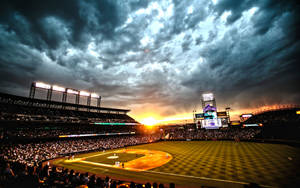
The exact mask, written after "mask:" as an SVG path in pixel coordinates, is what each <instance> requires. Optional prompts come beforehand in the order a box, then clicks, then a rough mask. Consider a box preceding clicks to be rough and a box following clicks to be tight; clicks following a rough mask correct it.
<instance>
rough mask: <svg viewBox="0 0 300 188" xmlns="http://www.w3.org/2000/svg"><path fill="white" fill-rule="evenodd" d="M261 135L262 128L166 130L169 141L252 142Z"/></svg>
mask: <svg viewBox="0 0 300 188" xmlns="http://www.w3.org/2000/svg"><path fill="white" fill-rule="evenodd" d="M260 133H261V129H260V128H244V129H239V128H235V129H213V130H207V129H199V130H195V129H171V130H166V131H165V134H166V136H167V135H168V136H167V138H168V139H171V140H182V139H184V140H185V139H196V140H215V139H216V140H251V139H254V138H255V137H256V136H257V135H259V134H260Z"/></svg>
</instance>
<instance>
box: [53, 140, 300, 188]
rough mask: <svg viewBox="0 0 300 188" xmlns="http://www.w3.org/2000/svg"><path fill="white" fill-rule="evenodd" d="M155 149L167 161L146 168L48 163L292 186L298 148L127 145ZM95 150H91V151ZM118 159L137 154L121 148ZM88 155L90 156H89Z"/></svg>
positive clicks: (207, 181) (138, 176) (156, 177)
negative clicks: (140, 169) (133, 169)
mask: <svg viewBox="0 0 300 188" xmlns="http://www.w3.org/2000/svg"><path fill="white" fill-rule="evenodd" d="M128 148H130V149H147V150H158V151H163V152H166V153H169V154H171V155H172V157H173V158H172V160H171V161H169V162H168V163H166V164H164V165H162V166H160V167H157V168H154V169H150V170H146V171H142V172H135V171H129V170H124V169H117V168H110V167H102V166H95V165H93V164H86V163H81V162H80V161H77V162H70V163H67V162H66V161H65V159H58V160H55V161H54V162H53V164H55V165H58V166H63V167H66V168H69V169H74V170H79V171H83V172H91V173H94V174H99V175H108V176H111V177H113V178H116V179H123V180H134V181H136V182H142V183H145V182H148V181H149V182H159V183H166V184H168V183H170V182H174V183H175V184H176V186H178V187H199V186H201V185H205V186H215V187H243V186H244V184H246V183H249V182H255V183H258V184H261V185H264V186H266V187H298V186H299V182H300V168H299V167H300V149H299V148H295V147H291V146H287V145H281V144H265V143H252V142H233V141H165V142H158V143H152V144H145V145H138V146H132V147H128ZM114 151H117V150H111V151H106V152H105V153H102V152H96V153H95V152H94V153H88V154H81V155H77V156H76V158H86V159H84V160H85V161H91V162H95V163H105V164H113V163H114V161H113V160H111V159H107V157H109V156H113V153H114ZM95 155H97V156H95ZM118 155H122V156H121V157H120V158H119V161H121V162H122V160H124V161H130V160H134V159H137V158H140V157H142V155H135V154H126V153H124V154H121V153H119V154H118ZM91 156H94V157H91Z"/></svg>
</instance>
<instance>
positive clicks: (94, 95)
mask: <svg viewBox="0 0 300 188" xmlns="http://www.w3.org/2000/svg"><path fill="white" fill-rule="evenodd" d="M91 97H93V98H99V95H98V94H97V93H92V94H91Z"/></svg>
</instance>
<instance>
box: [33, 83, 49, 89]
mask: <svg viewBox="0 0 300 188" xmlns="http://www.w3.org/2000/svg"><path fill="white" fill-rule="evenodd" d="M35 87H38V88H43V89H50V88H51V85H49V84H45V83H43V82H36V83H35Z"/></svg>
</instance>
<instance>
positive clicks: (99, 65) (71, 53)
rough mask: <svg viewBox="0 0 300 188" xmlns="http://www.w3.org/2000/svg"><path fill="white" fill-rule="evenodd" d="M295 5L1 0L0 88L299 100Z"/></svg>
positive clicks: (186, 106) (115, 100) (178, 102)
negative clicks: (34, 85)
mask: <svg viewBox="0 0 300 188" xmlns="http://www.w3.org/2000/svg"><path fill="white" fill-rule="evenodd" d="M299 13H300V6H299V4H298V3H297V2H296V1H289V0H287V1H279V0H278V1H277V0H256V1H252V0H245V1H233V0H232V1H229V0H212V1H208V0H202V1H199V0H194V1H193V0H190V1H178V0H173V1H171V0H165V1H150V0H126V1H124V0H116V1H110V0H101V1H96V0H95V1H79V0H77V1H76V0H64V1H61V0H60V1H58V0H45V1H40V0H28V1H21V0H9V1H8V0H7V1H1V3H0V89H1V91H2V92H7V93H12V94H16V95H24V96H26V95H27V94H28V92H29V91H28V90H29V86H30V83H31V82H33V81H37V80H39V81H44V82H48V83H53V84H59V85H62V86H66V87H73V88H78V89H84V90H89V91H94V92H98V93H99V94H100V95H102V96H103V102H104V104H105V106H111V107H122V108H131V109H132V114H133V117H134V115H140V114H142V113H147V111H151V110H153V109H154V108H155V109H156V112H157V113H159V114H160V115H161V116H172V115H176V114H180V113H187V112H192V110H194V109H195V108H196V109H197V110H200V98H201V94H202V93H203V92H207V91H210V92H213V93H215V95H216V99H217V104H218V106H219V107H220V108H221V109H222V108H225V107H226V106H230V107H231V108H232V109H234V110H243V109H249V108H254V107H258V106H264V105H273V104H299V102H300V87H299V86H298V84H297V82H298V80H299V79H300V74H299V71H300V65H299V60H300V55H299V54H300V50H299V49H300V41H299V39H300V36H299V33H300V30H299V26H300V22H299V21H300V15H299Z"/></svg>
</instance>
